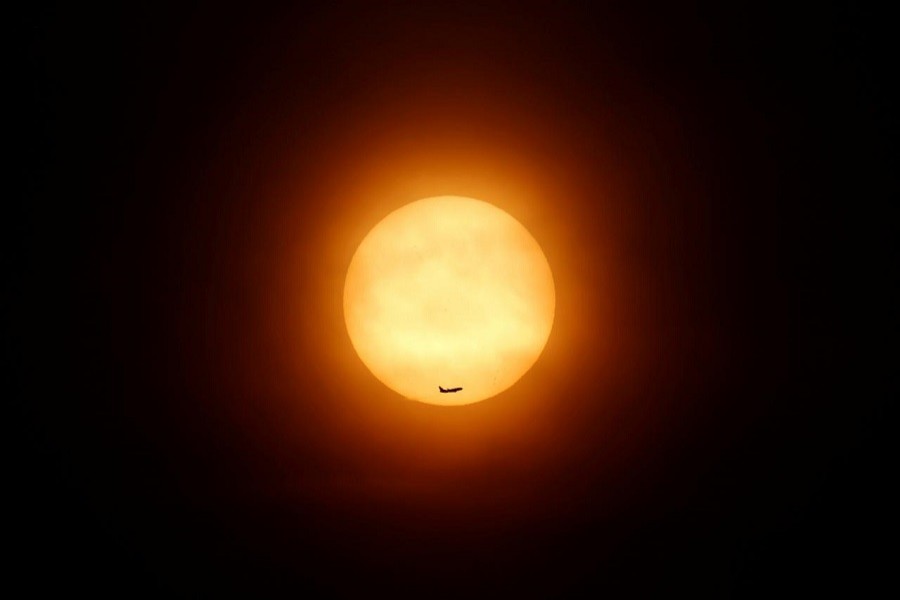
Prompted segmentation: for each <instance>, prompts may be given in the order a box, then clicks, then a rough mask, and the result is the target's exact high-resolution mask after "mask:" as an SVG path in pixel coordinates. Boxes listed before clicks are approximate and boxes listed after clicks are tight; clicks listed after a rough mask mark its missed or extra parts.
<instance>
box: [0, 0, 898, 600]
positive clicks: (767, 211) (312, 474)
mask: <svg viewBox="0 0 900 600" xmlns="http://www.w3.org/2000/svg"><path fill="white" fill-rule="evenodd" d="M127 4H128V6H127V7H123V6H120V7H116V8H110V7H102V6H85V5H82V4H78V5H70V4H60V5H54V4H52V3H49V4H48V5H47V6H45V7H43V8H41V9H37V10H34V11H32V12H31V13H30V14H28V15H25V16H24V19H23V20H22V21H21V26H20V27H19V29H20V34H21V35H22V36H23V41H22V43H21V46H20V48H19V56H20V57H21V60H20V64H21V66H22V67H23V71H24V74H25V75H26V78H25V80H24V81H25V83H24V84H23V86H22V92H23V93H22V96H23V98H24V102H25V107H24V108H25V110H24V111H22V112H21V115H22V119H21V120H22V124H24V126H25V127H24V129H25V130H26V131H27V136H26V137H25V138H24V141H23V142H22V144H21V156H22V157H23V158H24V159H25V163H26V164H25V166H24V167H23V168H21V169H17V171H18V172H17V173H16V174H15V179H16V181H19V180H22V181H23V182H24V184H25V185H24V186H22V188H23V189H25V190H26V193H25V194H24V195H23V196H21V198H22V201H21V203H20V204H18V205H17V207H18V208H19V209H21V215H19V214H18V213H14V214H16V216H17V217H21V218H19V219H15V222H17V223H20V225H18V226H16V228H15V229H16V232H14V233H15V234H16V235H14V236H12V237H13V239H14V240H15V242H14V243H15V246H14V248H13V250H12V252H9V253H8V257H12V259H9V258H8V259H7V261H8V262H7V265H8V267H7V268H8V273H9V276H8V278H7V286H8V288H7V294H8V295H10V296H11V297H12V298H13V299H14V300H15V301H17V302H19V303H18V304H17V306H20V307H21V309H20V310H16V311H15V312H11V313H10V314H9V316H8V319H7V324H8V325H11V326H12V332H13V334H14V335H12V336H10V337H9V338H8V339H10V340H11V342H10V343H9V347H11V348H12V349H13V351H14V352H13V354H14V356H15V357H16V358H15V359H14V362H13V363H12V364H13V365H14V368H15V372H16V373H17V376H16V377H15V378H14V380H13V381H14V384H13V385H14V386H15V388H14V392H15V393H14V394H13V396H14V397H15V398H16V403H15V408H16V417H19V416H21V417H22V421H21V423H22V424H21V425H20V426H16V430H17V431H16V435H14V436H13V440H14V442H15V451H14V452H13V454H12V457H13V461H12V462H13V463H14V464H13V466H12V468H11V469H10V470H9V471H8V477H7V481H8V482H9V485H7V486H6V490H7V491H6V494H7V495H8V496H11V497H13V498H14V500H15V502H14V503H13V504H14V507H15V509H14V511H13V512H12V513H10V516H11V520H12V532H13V535H12V536H11V538H7V540H8V541H7V547H13V548H14V550H15V552H14V554H16V556H17V558H16V560H15V561H14V562H13V563H12V566H13V569H12V570H13V571H14V572H15V573H17V574H18V575H19V577H20V578H21V581H22V582H24V583H26V584H27V585H28V586H29V589H32V590H34V591H35V592H38V591H45V592H62V591H65V592H69V591H76V590H81V591H87V592H90V593H93V594H97V595H102V596H106V595H110V596H115V597H123V596H126V597H133V596H142V595H147V596H152V597H192V598H193V597H221V596H223V595H225V596H228V595H238V596H241V597H270V596H281V595H288V594H290V595H297V594H303V593H309V594H312V597H357V596H358V595H359V594H381V593H394V594H396V595H398V596H399V597H412V596H414V595H415V596H419V595H425V596H427V597H432V596H442V595H447V596H452V597H460V596H461V595H463V594H465V595H467V596H474V597H497V596H498V595H499V596H500V597H513V595H524V596H526V597H554V596H555V597H560V596H567V595H569V594H571V593H573V592H572V590H585V589H586V590H588V591H590V592H591V593H596V594H598V595H599V594H612V595H614V596H617V595H626V594H627V595H628V596H632V597H634V596H638V597H640V596H644V595H656V594H660V593H663V592H674V591H678V592H689V593H691V594H693V595H699V596H709V597H717V598H724V597H743V596H748V597H758V596H760V595H769V594H771V593H772V592H773V590H775V591H777V592H779V593H780V592H783V591H793V592H795V593H799V594H804V595H806V594H808V593H814V592H822V591H832V590H835V589H842V590H845V591H847V592H860V591H861V590H865V589H867V588H868V587H869V586H874V583H875V582H876V581H878V579H879V577H880V575H881V574H883V572H884V570H885V569H886V568H887V557H886V556H885V555H881V554H879V553H878V552H876V551H875V550H874V546H875V544H876V542H877V540H879V539H880V538H881V537H882V536H883V533H881V532H882V531H883V530H884V528H885V525H884V523H883V518H884V514H885V512H886V506H887V501H886V500H885V499H884V496H883V491H884V489H885V485H884V484H883V483H881V477H884V476H885V475H886V474H887V473H885V472H883V471H882V466H883V464H884V459H883V458H882V457H883V456H884V454H885V453H886V449H887V444H886V438H884V437H879V436H877V435H876V434H875V431H876V427H875V425H876V424H877V423H878V421H879V420H881V419H883V418H884V417H883V412H882V411H883V405H884V402H883V400H884V399H885V398H886V395H887V392H886V391H885V389H884V388H883V387H882V382H881V378H880V375H881V373H882V365H884V364H886V361H887V358H886V357H882V358H880V359H879V358H878V356H877V355H875V354H873V353H872V349H873V348H876V347H877V345H876V344H875V343H874V342H873V341H872V338H873V337H874V338H877V339H880V340H886V339H887V337H888V335H889V332H890V326H889V325H888V323H887V322H886V321H882V320H879V318H878V317H877V316H876V315H878V314H879V310H880V309H882V308H885V307H887V306H889V304H890V302H889V300H888V297H887V296H885V295H884V294H883V290H885V289H886V287H887V285H886V284H887V283H888V282H889V280H891V279H895V278H896V277H895V271H896V268H895V265H891V267H890V268H887V267H884V266H883V265H882V261H883V260H884V258H885V257H886V256H888V252H889V251H890V250H891V249H892V247H893V246H894V245H895V243H894V242H893V241H892V240H891V239H890V238H889V237H888V235H887V232H888V229H889V227H890V224H889V223H888V222H887V220H886V219H885V218H884V217H883V216H882V213H881V209H882V208H883V207H884V205H885V202H886V200H887V198H888V194H889V190H892V189H895V187H894V184H895V180H896V176H895V175H894V174H893V173H890V172H889V169H888V167H889V166H893V163H892V159H891V155H890V153H889V150H890V152H893V149H889V147H888V144H887V142H886V141H885V140H886V139H887V131H888V130H889V129H890V128H891V127H893V123H894V117H893V115H892V114H889V112H888V103H887V100H886V99H885V95H884V91H883V89H884V84H883V82H882V78H883V76H884V71H883V70H882V68H883V64H884V62H886V61H885V58H884V57H885V56H886V55H888V54H889V53H888V42H887V40H886V38H885V37H883V33H884V32H883V31H882V30H881V28H880V27H879V26H878V23H879V21H880V19H879V15H875V14H872V13H869V12H867V11H866V10H864V9H861V8H858V7H855V6H852V4H853V3H846V4H828V3H826V4H818V5H816V6H815V7H814V8H811V9H809V10H807V9H799V8H797V9H785V8H783V7H780V6H778V7H765V6H763V5H761V4H760V3H756V2H753V3H751V2H728V3H700V4H697V3H689V4H685V3H673V5H672V6H668V7H666V8H660V7H656V6H652V5H642V6H637V5H634V3H615V4H612V5H609V6H606V7H602V8H599V7H595V6H592V4H593V3H578V4H567V5H565V6H560V5H559V4H558V3H547V4H546V5H544V6H541V7H536V6H531V5H528V4H522V3H509V4H508V5H498V4H494V3H490V2H487V3H474V4H472V5H467V4H465V3H455V2H448V3H428V2H409V3H396V4H395V3H384V5H381V4H382V3H372V4H371V5H368V6H365V7H360V6H353V5H347V4H341V3H334V4H332V3H329V4H328V5H327V6H323V7H316V6H314V5H312V4H308V5H302V6H300V5H299V4H298V6H297V7H293V8H285V7H282V6H276V5H268V4H267V3H264V2H253V3H247V4H246V5H245V6H240V7H234V6H230V5H229V6H223V5H220V4H219V3H209V4H203V3H192V4H190V6H178V7H169V8H163V7H160V6H158V5H157V3H140V4H138V3H127ZM135 4H137V5H136V6H135ZM185 4H188V3H185ZM301 4H302V3H301ZM777 4H780V3H777ZM14 117H16V118H18V115H14ZM498 190H500V191H498ZM440 194H461V195H472V196H476V197H480V198H482V199H486V200H490V199H491V198H492V197H493V196H492V194H496V195H497V197H498V198H502V201H499V203H500V204H503V203H504V202H506V206H507V208H508V209H510V210H511V212H513V213H514V214H515V216H517V218H520V220H522V221H523V223H525V224H526V226H528V227H529V229H530V230H531V231H532V232H533V233H534V234H535V236H536V237H537V239H538V240H539V241H540V242H541V243H542V245H543V247H544V250H545V253H546V254H547V256H548V260H549V261H550V264H551V266H552V267H553V268H554V274H555V277H556V279H557V293H558V296H559V305H558V310H557V326H556V329H555V330H554V334H553V336H552V337H551V341H550V342H549V344H548V347H547V350H546V352H545V356H544V357H543V358H542V359H541V361H539V363H538V364H537V365H536V366H535V368H534V369H533V371H532V372H531V373H529V374H528V375H526V377H525V378H524V379H523V380H522V382H521V383H520V384H519V385H518V386H515V387H514V388H512V389H511V390H510V391H508V392H506V393H504V394H503V395H501V396H499V397H497V398H495V399H493V400H491V401H488V402H485V403H482V404H478V405H474V406H472V407H465V408H460V409H441V408H438V407H429V406H425V405H419V404H415V403H410V402H407V401H404V400H402V399H400V398H398V397H397V396H395V395H393V394H392V393H390V392H389V391H388V390H386V389H384V388H383V386H381V385H380V384H379V383H378V382H377V381H376V380H374V379H373V378H371V376H370V375H368V373H367V372H366V371H365V370H364V368H363V367H362V365H361V364H360V363H359V361H358V360H356V359H355V357H354V356H353V354H352V350H350V349H349V348H350V347H349V340H348V339H347V338H346V333H345V332H344V331H343V329H342V322H341V320H340V290H341V287H340V286H341V284H342V277H343V273H344V271H345V269H346V265H347V264H348V262H349V258H350V256H351V255H352V251H353V248H354V247H355V244H356V243H358V241H359V240H360V239H361V237H362V235H364V233H365V231H366V230H367V228H368V227H371V225H373V224H374V223H375V222H376V221H377V220H378V219H379V218H380V217H381V216H383V215H384V214H386V212H388V211H389V210H391V209H392V208H395V207H397V206H399V205H400V204H402V203H404V202H407V201H411V200H415V199H417V198H418V197H423V196H428V195H440ZM516 198H518V200H516ZM19 258H22V259H23V260H18V259H19ZM10 540H11V541H10Z"/></svg>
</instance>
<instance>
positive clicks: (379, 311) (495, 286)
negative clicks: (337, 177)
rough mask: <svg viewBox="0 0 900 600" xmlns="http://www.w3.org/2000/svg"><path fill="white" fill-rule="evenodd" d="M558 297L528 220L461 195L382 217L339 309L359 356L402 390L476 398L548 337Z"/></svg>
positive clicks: (432, 398)
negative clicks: (529, 228) (526, 221)
mask: <svg viewBox="0 0 900 600" xmlns="http://www.w3.org/2000/svg"><path fill="white" fill-rule="evenodd" d="M555 302H556V296H555V290H554V286H553V275H552V273H551V272H550V266H549V265H548V264H547V259H546V258H545V257H544V254H543V252H542V251H541V248H540V246H539V245H538V243H537V242H536V241H535V239H534V238H533V237H532V236H531V234H529V233H528V230H526V229H525V227H523V226H522V224H521V223H519V222H518V221H516V220H515V219H514V218H513V217H511V216H510V215H508V214H507V213H505V212H503V211H502V210H500V209H499V208H497V207H495V206H493V205H491V204H488V203H487V202H482V201H480V200H474V199H472V198H463V197H460V196H439V197H435V198H426V199H424V200H419V201H417V202H413V203H411V204H407V205H406V206H403V207H401V208H400V209H398V210H396V211H394V212H392V213H391V214H389V215H388V216H387V217H385V218H384V219H383V220H382V221H381V222H379V223H378V224H377V225H376V226H375V227H374V228H373V229H372V231H370V232H369V234H368V235H367V236H366V237H365V239H363V241H362V243H361V244H360V245H359V248H358V249H357V251H356V254H355V255H354V256H353V260H352V261H351V262H350V267H349V268H348V270H347V279H346V281H345V284H344V319H345V321H346V323H347V331H348V332H349V334H350V340H351V341H352V342H353V347H354V348H355V349H356V352H357V354H359V357H360V358H361V359H362V361H363V363H365V365H366V366H367V367H368V368H369V370H370V371H371V372H372V373H373V374H374V375H375V377H377V378H378V379H379V380H380V381H382V382H383V383H384V384H385V385H387V386H388V387H389V388H391V389H393V390H394V391H396V392H398V393H400V394H402V395H403V396H405V397H407V398H410V399H412V400H419V401H421V402H427V403H430V404H441V405H461V404H471V403H473V402H478V401H480V400H484V399H486V398H490V397H491V396H494V395H496V394H499V393H500V392H502V391H503V390H505V389H507V388H509V387H510V386H511V385H513V384H514V383H515V382H516V381H518V380H519V378H520V377H522V375H524V374H525V372H526V371H528V369H530V368H531V366H532V365H533V364H534V362H535V361H536V360H537V359H538V357H539V356H540V354H541V351H542V350H543V348H544V345H545V344H546V342H547V337H548V336H549V335H550V329H551V327H552V326H553V312H554V307H555ZM441 388H443V389H444V390H453V389H455V388H462V389H459V390H458V391H442V390H441Z"/></svg>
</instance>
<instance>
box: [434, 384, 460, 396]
mask: <svg viewBox="0 0 900 600" xmlns="http://www.w3.org/2000/svg"><path fill="white" fill-rule="evenodd" d="M438 389H439V390H441V393H442V394H455V393H456V392H458V391H459V390H461V389H462V388H461V387H458V388H447V389H446V390H445V389H444V388H442V387H441V386H438Z"/></svg>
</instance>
